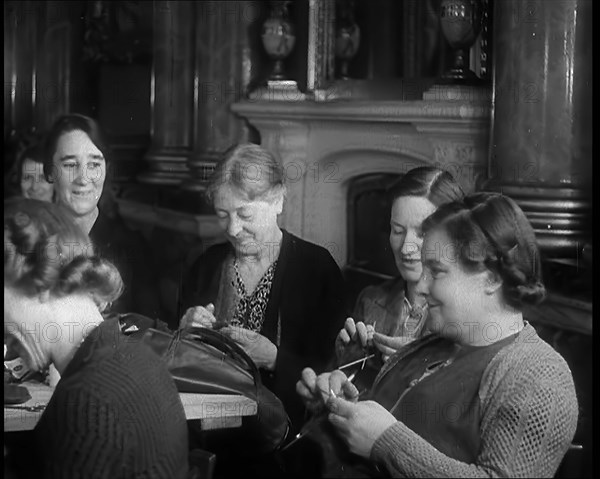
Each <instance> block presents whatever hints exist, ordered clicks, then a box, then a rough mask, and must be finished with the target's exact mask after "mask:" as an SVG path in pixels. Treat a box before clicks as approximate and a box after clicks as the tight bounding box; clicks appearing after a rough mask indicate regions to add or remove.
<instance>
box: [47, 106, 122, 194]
mask: <svg viewBox="0 0 600 479" xmlns="http://www.w3.org/2000/svg"><path fill="white" fill-rule="evenodd" d="M72 131H83V132H84V133H85V134H87V136H89V138H90V140H91V141H92V143H93V144H94V145H96V148H98V149H99V150H100V151H101V152H102V155H103V156H104V161H105V162H106V167H107V170H108V167H109V165H110V158H111V154H110V153H111V151H110V148H109V146H108V142H107V141H106V138H105V137H104V133H103V132H102V130H101V129H100V125H98V123H97V122H96V120H94V119H93V118H90V117H89V116H85V115H80V114H78V113H69V114H67V115H62V116H60V117H58V118H57V119H56V120H55V121H54V123H53V124H52V126H51V127H50V129H49V130H48V133H47V134H46V138H45V141H44V175H45V176H46V180H48V181H49V182H50V183H52V182H53V179H54V178H53V174H55V173H56V172H55V171H54V170H55V167H54V153H55V152H56V145H57V143H58V140H59V139H60V137H61V136H62V135H64V134H65V133H70V132H72ZM107 177H108V171H107Z"/></svg>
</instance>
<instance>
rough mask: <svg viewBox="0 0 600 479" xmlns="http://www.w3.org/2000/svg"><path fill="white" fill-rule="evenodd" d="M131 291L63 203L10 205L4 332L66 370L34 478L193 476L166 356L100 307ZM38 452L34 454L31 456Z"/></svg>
mask: <svg viewBox="0 0 600 479" xmlns="http://www.w3.org/2000/svg"><path fill="white" fill-rule="evenodd" d="M122 291H123V282H122V280H121V276H120V274H119V272H118V271H117V269H116V268H115V267H114V266H113V265H112V264H111V263H110V262H108V261H107V260H105V259H102V258H100V257H98V256H96V254H95V248H94V246H93V244H92V243H91V241H90V239H89V237H88V236H87V235H86V234H85V233H83V232H82V231H81V230H80V228H79V227H78V226H76V225H75V223H74V222H73V220H72V218H71V217H70V215H69V213H68V211H66V210H65V209H63V208H62V207H60V206H58V205H55V204H52V203H47V202H42V201H37V200H30V199H24V198H12V199H9V200H6V201H5V202H4V336H5V338H8V339H9V341H11V342H12V346H13V347H14V348H15V349H16V350H17V351H18V352H19V353H20V356H21V358H23V360H24V361H25V362H26V363H27V365H28V366H29V368H30V369H32V370H34V371H43V370H45V369H46V368H47V367H48V366H49V365H50V364H54V366H55V367H56V369H57V370H58V372H59V373H60V375H61V379H60V381H59V382H58V385H57V387H56V389H55V390H54V393H53V395H52V398H51V400H50V402H49V403H48V405H47V407H46V408H45V411H44V413H43V415H42V417H41V418H40V421H39V422H38V424H37V426H36V428H35V431H34V435H35V444H32V448H31V449H28V450H27V454H28V455H29V456H30V457H28V458H27V459H28V460H27V461H19V463H20V464H22V465H24V466H25V467H29V468H33V469H35V470H28V471H27V472H26V474H27V476H26V477H56V478H58V477H60V478H67V479H68V478H92V477H107V478H108V477H147V478H157V479H159V478H165V477H173V478H179V477H185V475H186V473H187V469H188V465H187V464H188V463H187V447H188V443H187V426H186V419H185V414H184V411H183V406H182V405H181V401H180V399H179V395H178V393H177V389H176V388H175V384H174V382H173V379H172V378H171V375H170V374H169V372H168V371H167V369H166V367H165V365H164V363H163V362H162V361H161V360H160V358H158V357H157V356H156V355H155V354H154V353H153V352H152V351H151V350H150V349H148V348H147V346H145V345H144V344H142V343H140V342H133V341H127V337H126V336H123V335H121V334H120V328H119V322H118V320H117V319H116V318H115V319H109V320H106V321H103V317H102V315H101V313H100V309H102V308H103V306H104V305H106V304H108V303H110V302H112V301H114V300H115V299H117V298H118V296H119V295H120V294H121V292H122ZM31 458H35V460H31Z"/></svg>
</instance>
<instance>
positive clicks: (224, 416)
mask: <svg viewBox="0 0 600 479" xmlns="http://www.w3.org/2000/svg"><path fill="white" fill-rule="evenodd" d="M22 385H23V386H26V387H27V389H28V391H29V394H31V399H30V400H29V401H27V402H25V403H23V404H19V405H18V406H46V404H48V401H50V398H51V397H52V393H53V392H54V389H52V388H51V387H50V386H47V385H45V384H41V383H34V382H27V383H23V384H22ZM179 397H180V398H181V403H182V404H183V409H184V411H185V417H186V418H187V419H188V420H194V419H199V420H200V422H201V425H202V429H205V430H208V429H221V428H227V427H239V426H241V425H242V417H243V416H253V415H255V414H256V412H257V405H256V401H253V400H252V399H248V398H246V397H243V396H234V395H225V394H192V393H180V394H179ZM42 413H43V409H42V410H41V411H26V410H24V409H11V408H9V407H5V408H4V432H13V431H30V430H32V429H33V428H34V427H35V425H36V424H37V422H38V421H39V419H40V417H41V416H42Z"/></svg>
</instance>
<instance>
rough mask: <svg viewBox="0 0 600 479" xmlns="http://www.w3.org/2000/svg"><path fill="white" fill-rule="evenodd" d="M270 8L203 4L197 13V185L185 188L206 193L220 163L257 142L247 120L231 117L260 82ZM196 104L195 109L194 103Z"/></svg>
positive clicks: (192, 162) (193, 167)
mask: <svg viewBox="0 0 600 479" xmlns="http://www.w3.org/2000/svg"><path fill="white" fill-rule="evenodd" d="M266 14H267V12H266V4H262V3H259V2H252V1H235V2H234V1H231V2H219V1H211V2H198V3H196V8H195V17H194V23H195V25H196V36H195V47H194V48H195V54H194V60H193V63H192V67H193V81H194V99H193V106H194V112H193V117H194V131H193V144H194V149H193V154H192V155H190V156H189V158H188V162H187V166H188V168H189V170H190V174H191V179H189V180H188V181H186V182H185V183H184V184H183V185H182V188H183V189H185V190H189V191H203V190H204V188H205V185H206V180H207V178H208V177H209V176H210V174H211V173H212V170H213V168H214V164H215V162H216V161H217V160H218V159H219V158H220V157H221V155H222V154H223V152H224V151H225V150H227V149H228V148H229V147H230V146H232V145H233V144H235V143H240V142H247V141H252V140H254V141H257V140H258V138H253V137H252V134H251V132H250V131H249V130H248V125H247V124H246V123H245V122H244V120H243V119H241V118H239V117H237V116H235V115H233V114H232V113H231V112H230V106H231V104H232V103H235V102H237V101H240V100H242V99H243V98H246V95H247V90H248V87H249V84H250V82H251V81H252V80H253V79H254V78H255V76H256V71H255V70H256V65H257V61H256V56H257V55H258V54H259V50H258V49H259V48H262V44H260V45H259V43H260V35H259V32H260V26H261V25H260V24H261V20H263V19H264V18H265V17H266ZM190 104H191V103H190Z"/></svg>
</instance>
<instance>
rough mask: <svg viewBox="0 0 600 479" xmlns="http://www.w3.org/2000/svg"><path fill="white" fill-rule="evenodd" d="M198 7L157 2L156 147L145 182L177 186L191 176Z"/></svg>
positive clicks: (153, 83) (153, 130) (149, 156)
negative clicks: (196, 11)
mask: <svg viewBox="0 0 600 479" xmlns="http://www.w3.org/2000/svg"><path fill="white" fill-rule="evenodd" d="M194 12H195V4H194V2H189V1H185V2H184V1H182V2H175V1H155V2H154V38H153V54H154V63H153V67H152V78H151V99H150V101H151V108H152V126H151V136H152V146H151V147H150V150H149V151H148V153H146V155H145V158H144V160H145V162H146V163H147V170H146V171H144V172H143V173H142V174H140V175H139V177H138V179H139V181H140V182H143V183H151V184H156V185H178V184H180V183H181V182H182V181H183V180H184V179H186V178H188V177H189V171H188V166H187V162H188V160H189V158H190V156H191V154H192V151H193V139H194V35H195V14H194Z"/></svg>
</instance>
